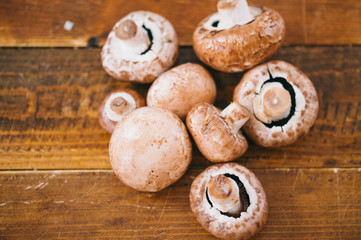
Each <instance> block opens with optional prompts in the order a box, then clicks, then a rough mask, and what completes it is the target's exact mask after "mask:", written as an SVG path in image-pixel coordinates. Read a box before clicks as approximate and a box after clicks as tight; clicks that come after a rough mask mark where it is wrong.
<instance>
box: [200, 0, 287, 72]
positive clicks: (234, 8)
mask: <svg viewBox="0 0 361 240" xmlns="http://www.w3.org/2000/svg"><path fill="white" fill-rule="evenodd" d="M217 8H218V12H217V13H215V14H212V15H210V16H208V17H207V18H205V19H203V20H202V21H201V22H200V23H199V24H198V26H197V28H196V29H195V31H194V32H193V48H194V51H195V53H196V55H197V56H198V58H199V59H200V60H201V61H202V62H204V63H205V64H207V65H209V66H211V67H212V68H214V69H217V70H219V71H223V72H241V71H244V70H246V69H249V68H251V67H253V66H255V65H257V64H259V63H261V62H263V61H265V60H266V59H268V58H270V57H271V56H272V55H273V54H275V53H276V51H277V50H278V49H279V48H280V46H281V43H282V41H283V39H284V36H285V33H286V28H285V24H284V21H283V19H282V17H281V15H280V14H279V13H278V12H276V11H275V10H272V9H269V8H267V7H249V6H248V4H247V1H246V0H219V1H218V4H217Z"/></svg>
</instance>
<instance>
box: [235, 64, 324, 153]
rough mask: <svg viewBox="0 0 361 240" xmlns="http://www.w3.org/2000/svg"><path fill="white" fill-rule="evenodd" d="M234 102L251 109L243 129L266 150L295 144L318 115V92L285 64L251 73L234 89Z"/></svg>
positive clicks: (266, 67)
mask: <svg viewBox="0 0 361 240" xmlns="http://www.w3.org/2000/svg"><path fill="white" fill-rule="evenodd" d="M233 101H235V102H238V103H242V104H243V105H244V106H245V107H246V108H247V109H248V110H250V112H251V118H250V120H249V121H248V122H247V123H246V124H245V125H244V127H243V129H244V131H245V132H246V134H247V136H248V137H249V138H251V139H252V140H253V141H254V142H255V143H257V144H259V145H261V146H264V147H279V146H285V145H288V144H292V143H294V142H295V141H296V140H297V139H299V138H300V137H301V136H303V135H305V134H306V133H308V132H309V130H310V128H311V127H312V125H313V124H314V122H315V120H316V117H317V113H318V97H317V92H316V90H315V88H314V86H313V84H312V82H311V81H310V79H309V78H308V77H307V76H306V75H305V74H304V73H302V72H301V71H300V70H299V69H297V68H296V67H294V66H293V65H291V64H289V63H286V62H283V61H271V62H268V63H265V64H262V65H260V66H257V67H255V68H253V69H251V70H250V71H248V72H247V73H246V74H245V75H244V76H243V78H242V80H241V82H240V83H239V84H238V85H237V87H236V88H235V90H234V95H233Z"/></svg>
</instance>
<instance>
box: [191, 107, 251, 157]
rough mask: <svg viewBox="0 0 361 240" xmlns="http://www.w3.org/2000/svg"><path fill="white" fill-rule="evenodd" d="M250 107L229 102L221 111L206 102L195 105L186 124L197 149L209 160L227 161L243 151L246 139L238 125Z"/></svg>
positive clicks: (247, 117)
mask: <svg viewBox="0 0 361 240" xmlns="http://www.w3.org/2000/svg"><path fill="white" fill-rule="evenodd" d="M249 118H250V113H249V111H248V110H247V109H246V108H244V107H242V106H241V105H239V104H238V103H235V102H233V103H231V104H230V105H229V106H228V107H227V108H225V109H224V110H223V111H222V112H221V111H220V110H219V109H217V108H216V107H215V106H213V105H211V104H208V103H199V104H197V105H195V106H194V107H193V108H192V109H191V111H190V112H189V113H188V115H187V121H186V123H187V127H188V130H189V132H190V133H191V135H192V136H193V139H194V141H195V143H196V145H197V147H198V149H199V151H200V152H201V153H202V154H203V155H204V156H205V157H206V158H207V159H208V160H210V161H212V162H228V161H232V160H234V159H236V158H238V157H239V156H241V155H243V154H244V153H245V152H246V150H247V148H248V143H247V140H246V138H245V137H244V136H243V135H242V133H241V131H240V129H241V127H242V126H243V124H244V123H245V122H247V120H248V119H249Z"/></svg>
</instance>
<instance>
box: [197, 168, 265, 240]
mask: <svg viewBox="0 0 361 240" xmlns="http://www.w3.org/2000/svg"><path fill="white" fill-rule="evenodd" d="M226 173H228V174H233V175H235V176H237V177H238V178H239V180H240V181H241V182H242V183H243V185H244V187H245V189H246V191H247V194H248V196H249V202H250V205H249V206H248V208H247V210H246V212H242V213H241V216H240V217H237V218H234V217H229V216H226V215H223V214H221V212H220V211H219V210H217V209H216V208H214V207H212V206H211V205H210V204H209V202H208V200H207V197H206V194H205V193H206V189H207V184H208V182H209V181H210V179H211V178H212V177H214V176H217V175H219V174H226ZM190 206H191V209H192V211H193V214H194V216H195V217H196V218H197V221H198V222H199V223H200V224H201V225H202V226H203V227H204V228H205V229H206V230H207V231H208V232H210V233H211V234H213V235H214V236H216V237H218V238H221V239H248V238H250V237H252V236H253V235H255V234H256V233H258V232H259V231H260V230H261V229H262V227H263V225H264V224H265V223H266V221H267V215H268V203H267V197H266V194H265V192H264V190H263V187H262V185H261V183H260V182H259V180H258V178H257V177H256V175H254V173H253V172H251V171H250V170H249V169H247V168H245V167H244V166H242V165H240V164H237V163H224V164H216V165H213V166H210V167H208V168H207V169H206V170H204V171H203V172H202V173H201V174H200V175H198V176H197V177H196V178H195V180H194V181H193V183H192V186H191V190H190Z"/></svg>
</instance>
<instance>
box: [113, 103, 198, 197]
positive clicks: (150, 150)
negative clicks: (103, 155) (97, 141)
mask: <svg viewBox="0 0 361 240" xmlns="http://www.w3.org/2000/svg"><path fill="white" fill-rule="evenodd" d="M109 157H110V163H111V165H112V167H113V170H114V172H115V174H116V175H117V176H118V177H119V179H120V180H121V181H122V182H123V183H124V184H126V185H128V186H130V187H132V188H134V189H137V190H139V191H145V192H157V191H160V190H162V189H163V188H165V187H167V186H169V185H171V184H173V183H174V182H175V181H177V180H178V179H179V178H180V177H181V176H182V175H183V174H184V173H185V172H186V170H187V168H188V165H189V164H190V162H191V159H192V145H191V142H190V139H189V136H188V133H187V130H186V127H185V125H184V124H183V122H182V121H181V120H180V119H179V118H178V117H177V115H175V114H174V113H172V112H171V111H169V110H166V109H161V108H151V107H141V108H138V109H136V110H134V111H133V112H131V113H129V114H128V115H126V116H125V117H124V118H123V119H122V120H121V121H120V122H118V124H117V125H116V127H115V129H114V132H113V134H112V137H111V139H110V144H109Z"/></svg>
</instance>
